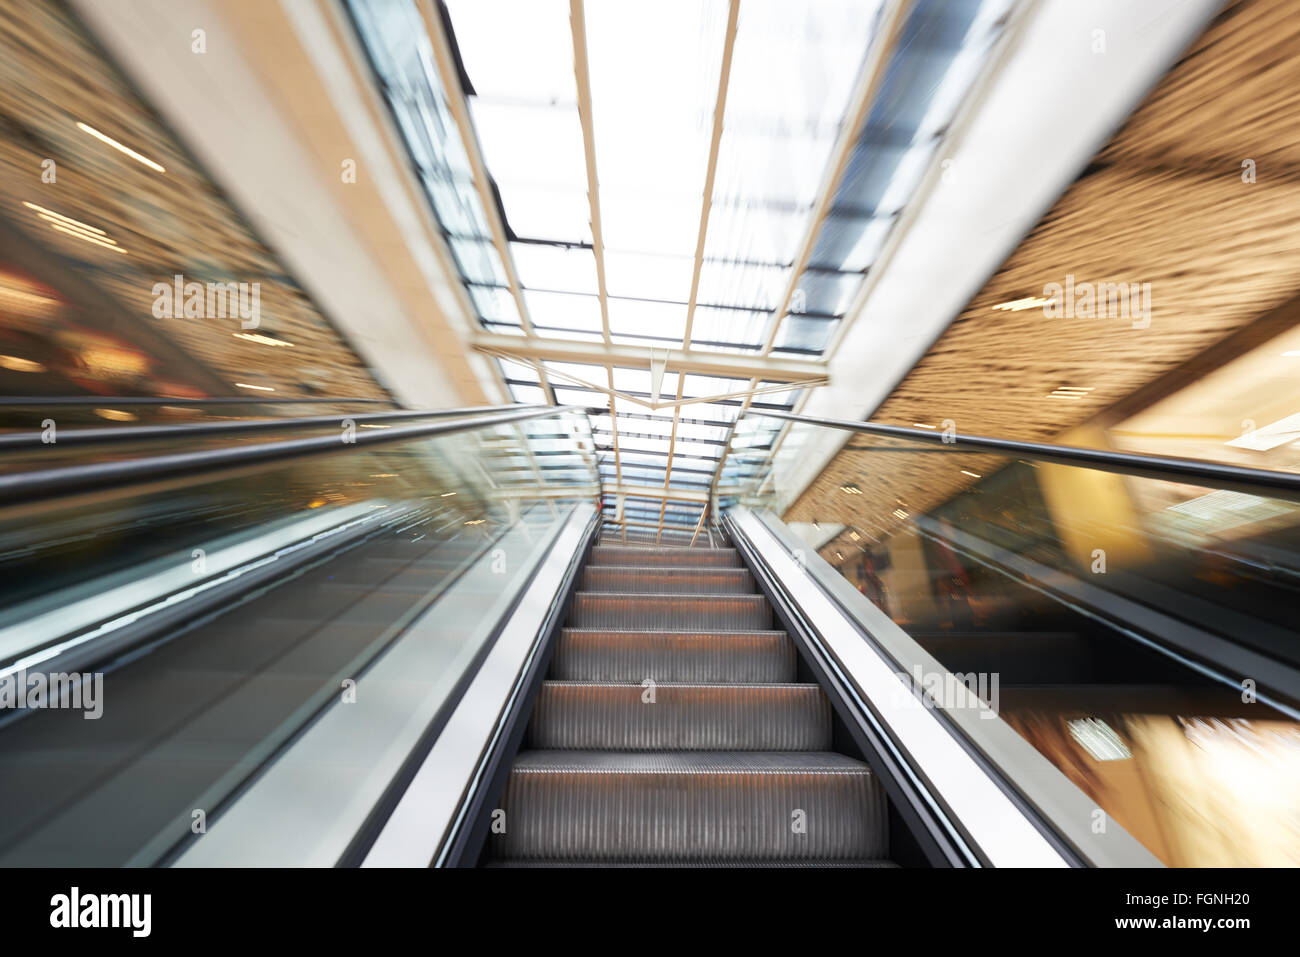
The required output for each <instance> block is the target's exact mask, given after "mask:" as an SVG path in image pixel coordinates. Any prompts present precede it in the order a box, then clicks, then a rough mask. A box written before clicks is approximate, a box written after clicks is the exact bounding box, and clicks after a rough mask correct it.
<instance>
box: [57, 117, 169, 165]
mask: <svg viewBox="0 0 1300 957" xmlns="http://www.w3.org/2000/svg"><path fill="white" fill-rule="evenodd" d="M77 129H79V130H81V132H83V133H89V134H90V135H91V136H93V137H94V138H95V139H97V140H99V141H100V142H101V143H107V144H108V145H109V146H111V147H113V149H115V150H118V151H119V152H122V153H125V154H126V155H127V156H129V157H131V159H133V160H135V161H136V162H138V163H143V164H144V165H145V166H147V167H149V168H150V169H151V170H154V171H155V172H158V173H165V172H167V171H166V170H165V169H163V168H162V167H161V166H159V165H158V164H157V163H155V162H154V161H153V160H151V159H150V158H149V157H147V156H144V155H142V154H140V153H137V152H136V151H135V150H133V149H131V147H129V146H127V145H125V144H123V143H119V142H118V141H117V140H115V139H113V137H111V136H108V135H106V134H104V133H101V132H99V130H97V129H95V128H94V127H93V126H87V125H86V124H85V123H78V124H77Z"/></svg>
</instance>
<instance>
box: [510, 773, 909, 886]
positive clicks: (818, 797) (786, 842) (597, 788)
mask: <svg viewBox="0 0 1300 957" xmlns="http://www.w3.org/2000/svg"><path fill="white" fill-rule="evenodd" d="M502 808H503V810H504V811H505V817H504V823H505V830H504V833H501V834H493V835H492V837H491V841H492V845H491V852H492V855H493V856H495V857H497V858H514V859H536V860H568V861H589V862H597V861H619V862H639V861H671V862H674V863H677V862H688V861H699V862H703V861H717V860H734V861H739V860H754V859H762V860H783V861H789V860H806V861H830V860H864V859H882V858H886V857H888V856H889V854H888V847H887V839H886V833H887V832H886V823H887V821H886V817H887V814H886V805H885V797H884V791H883V789H882V788H881V786H880V782H879V781H878V780H877V779H876V777H875V775H874V774H873V773H872V772H871V769H870V768H868V767H867V766H866V765H865V764H863V763H862V762H861V761H856V760H854V759H853V758H849V757H846V756H845V755H842V754H835V753H830V752H822V751H793V752H792V751H776V752H773V751H666V752H651V753H645V752H626V751H623V752H619V751H614V752H609V751H524V752H521V753H520V754H519V755H518V756H517V757H516V759H515V763H514V766H513V768H512V769H511V772H510V777H509V780H508V782H507V784H506V790H505V794H504V796H503V800H502Z"/></svg>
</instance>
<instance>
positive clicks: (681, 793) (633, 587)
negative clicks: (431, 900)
mask: <svg viewBox="0 0 1300 957" xmlns="http://www.w3.org/2000/svg"><path fill="white" fill-rule="evenodd" d="M772 625H773V615H772V609H771V607H770V606H769V604H768V601H767V598H766V597H765V596H763V595H762V594H759V593H758V592H757V587H756V585H755V582H754V578H753V575H752V574H751V573H750V571H749V570H748V569H747V568H745V567H744V565H743V563H742V562H741V559H740V555H739V553H738V552H737V551H736V550H735V549H734V548H655V547H636V546H623V547H620V546H614V545H597V546H596V547H594V548H593V549H592V551H591V555H590V558H589V560H588V562H587V564H586V566H585V567H584V569H583V572H582V578H581V582H580V590H579V591H578V592H577V593H576V594H575V595H574V597H573V602H572V605H571V607H570V611H569V619H568V622H567V625H566V627H565V628H564V629H563V630H562V632H561V633H560V636H559V639H558V642H557V647H556V650H555V656H554V659H553V661H552V664H551V670H550V673H549V675H548V676H547V679H546V680H545V681H544V682H543V683H542V685H541V689H540V691H539V692H538V696H537V700H536V703H535V705H534V707H533V712H532V716H531V720H530V722H529V725H528V731H527V735H526V741H525V749H524V750H522V751H521V752H520V753H519V754H518V755H517V756H516V757H515V760H514V763H513V765H512V767H511V770H510V775H509V779H508V783H507V785H506V788H505V794H504V796H503V798H502V804H501V808H502V810H503V811H504V821H505V822H506V826H505V827H504V828H503V829H502V830H501V831H499V832H498V833H495V834H494V835H493V837H492V840H491V844H490V848H489V851H488V855H489V856H488V862H489V863H490V864H491V865H492V866H505V867H521V866H556V865H572V866H596V865H599V866H617V865H629V866H647V865H660V866H669V867H674V866H688V865H693V866H722V865H725V866H794V865H807V866H828V865H844V866H864V865H866V866H880V865H888V863H889V862H888V859H887V858H888V853H889V851H888V820H887V817H888V815H887V811H886V801H885V796H884V791H883V789H882V788H881V786H880V782H879V781H878V780H877V778H876V776H875V775H874V774H873V772H872V771H871V769H870V767H868V766H867V765H866V764H865V763H864V762H863V761H861V760H859V759H857V758H855V757H851V756H849V755H846V754H842V753H839V752H837V751H836V750H835V748H834V743H833V735H832V709H831V704H830V701H829V699H828V698H827V696H826V693H825V692H824V691H823V690H822V689H821V687H820V686H818V685H817V684H816V683H810V682H806V681H803V682H801V681H800V680H799V678H798V669H797V657H796V653H795V648H794V644H793V642H792V641H791V639H790V637H789V636H788V635H787V634H786V633H785V632H784V631H779V630H773V628H772Z"/></svg>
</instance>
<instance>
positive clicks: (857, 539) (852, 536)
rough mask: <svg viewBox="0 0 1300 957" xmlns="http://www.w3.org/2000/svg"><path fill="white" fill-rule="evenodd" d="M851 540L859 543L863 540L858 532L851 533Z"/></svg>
mask: <svg viewBox="0 0 1300 957" xmlns="http://www.w3.org/2000/svg"><path fill="white" fill-rule="evenodd" d="M849 538H851V539H853V540H854V541H855V542H859V541H861V540H862V536H861V535H859V534H858V533H857V532H849Z"/></svg>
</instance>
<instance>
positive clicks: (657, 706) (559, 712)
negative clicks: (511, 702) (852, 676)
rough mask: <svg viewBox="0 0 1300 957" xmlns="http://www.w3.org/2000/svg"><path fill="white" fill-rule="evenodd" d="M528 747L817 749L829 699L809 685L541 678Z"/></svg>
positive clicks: (822, 744) (824, 740)
mask: <svg viewBox="0 0 1300 957" xmlns="http://www.w3.org/2000/svg"><path fill="white" fill-rule="evenodd" d="M528 739H529V746H530V747H533V748H575V749H603V750H612V751H635V750H647V751H649V750H672V751H688V750H696V749H699V750H716V751H721V750H728V751H824V750H827V749H829V748H830V746H831V705H830V701H829V700H828V699H827V697H826V694H825V693H824V692H823V691H822V689H821V688H820V687H819V686H817V685H815V684H768V685H752V684H751V685H739V684H729V685H704V684H656V685H654V686H652V687H643V686H642V685H641V684H631V683H623V684H602V683H594V682H582V681H546V682H543V683H542V688H541V691H540V692H539V694H538V696H537V703H536V705H534V707H533V719H532V723H531V724H530V725H529V728H528Z"/></svg>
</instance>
